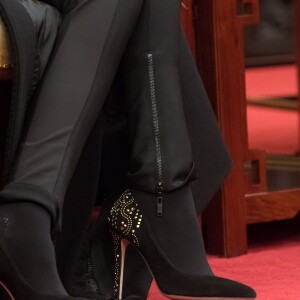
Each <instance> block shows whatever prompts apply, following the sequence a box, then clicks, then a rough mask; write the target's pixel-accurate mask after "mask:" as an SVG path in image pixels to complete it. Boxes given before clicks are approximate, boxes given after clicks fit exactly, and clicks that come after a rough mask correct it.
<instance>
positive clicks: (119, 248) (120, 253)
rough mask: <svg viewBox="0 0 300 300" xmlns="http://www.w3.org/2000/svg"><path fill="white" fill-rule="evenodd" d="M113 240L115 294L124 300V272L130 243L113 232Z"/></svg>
mask: <svg viewBox="0 0 300 300" xmlns="http://www.w3.org/2000/svg"><path fill="white" fill-rule="evenodd" d="M112 240H113V244H114V255H115V266H114V268H115V270H114V271H115V282H114V292H115V296H117V297H118V299H122V296H123V281H124V271H125V256H126V250H127V246H128V245H129V242H128V241H127V240H126V239H122V237H121V236H120V235H119V234H118V233H116V232H113V231H112Z"/></svg>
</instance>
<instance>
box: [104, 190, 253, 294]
mask: <svg viewBox="0 0 300 300" xmlns="http://www.w3.org/2000/svg"><path fill="white" fill-rule="evenodd" d="M108 222H109V224H110V226H111V230H112V234H113V239H114V244H115V255H116V256H115V258H116V268H115V276H116V277H115V279H116V285H115V296H118V297H119V299H121V296H122V280H123V278H122V276H123V272H124V270H123V267H124V266H123V261H124V257H125V251H126V247H127V245H128V243H130V244H132V245H134V247H136V249H137V250H138V252H139V253H140V255H141V256H142V257H143V259H144V260H145V261H146V263H147V265H148V267H149V270H150V271H151V273H152V274H153V277H154V278H155V281H156V283H157V286H158V288H159V290H160V291H161V293H162V294H163V295H164V296H166V297H168V298H170V299H193V300H209V299H215V300H216V299H218V300H221V299H222V300H225V299H226V300H229V299H234V300H246V299H247V300H252V299H255V297H256V294H255V292H254V290H253V289H251V288H250V287H248V286H246V285H244V284H241V283H238V282H235V281H232V280H228V279H225V278H220V277H216V276H212V275H195V274H189V273H186V272H183V271H181V270H179V269H178V268H176V266H175V265H174V264H173V263H172V262H171V260H170V259H169V258H168V257H167V256H166V253H165V252H164V251H163V249H162V248H161V246H160V244H159V242H158V240H157V238H156V236H155V235H154V234H153V232H152V230H151V226H150V225H149V221H148V220H147V218H146V214H145V213H144V212H143V211H142V205H140V202H139V199H135V197H134V196H133V193H132V192H131V191H130V190H126V191H125V192H124V193H123V194H122V195H121V196H120V197H119V199H118V200H117V201H116V202H115V204H114V205H113V207H112V209H111V211H110V214H109V216H108ZM174 230H175V233H176V228H174ZM179 238H180V237H178V239H179Z"/></svg>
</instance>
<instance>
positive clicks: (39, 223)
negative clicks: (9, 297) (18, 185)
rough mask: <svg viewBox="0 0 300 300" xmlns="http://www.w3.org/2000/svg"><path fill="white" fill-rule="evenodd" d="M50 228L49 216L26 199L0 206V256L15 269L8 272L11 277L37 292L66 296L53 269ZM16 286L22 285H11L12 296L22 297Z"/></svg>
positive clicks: (53, 256) (8, 283)
mask: <svg viewBox="0 0 300 300" xmlns="http://www.w3.org/2000/svg"><path fill="white" fill-rule="evenodd" d="M50 230H51V222H50V216H49V214H48V213H47V211H46V210H45V209H43V208H42V207H40V206H37V205H34V204H30V203H26V202H23V203H13V204H7V205H5V204H3V205H1V210H0V241H1V243H0V247H1V248H0V249H1V251H2V252H1V254H0V255H1V259H2V260H3V259H5V258H3V253H4V254H5V255H6V256H9V257H10V259H11V262H13V264H14V265H15V267H16V268H17V270H18V271H17V272H16V273H15V274H14V272H13V270H11V271H10V272H12V274H14V276H15V277H16V279H15V280H16V281H18V280H20V278H24V280H25V282H26V283H27V284H28V286H29V287H30V288H31V289H32V290H33V291H34V292H36V293H37V294H44V295H47V294H48V295H58V296H66V295H67V294H66V291H65V289H64V288H63V286H62V284H61V281H60V279H59V276H58V273H57V269H56V260H55V253H54V246H53V242H52V240H51V236H50ZM2 266H3V265H2V264H1V268H2ZM1 268H0V269H1ZM0 272H1V271H0ZM1 274H2V275H3V276H4V278H5V276H7V274H6V273H5V272H4V273H1ZM4 278H2V277H1V276H0V280H1V281H2V280H3V281H4ZM4 283H5V284H7V285H8V286H9V285H10V284H13V283H12V282H10V281H8V282H4ZM16 289H17V290H16ZM18 289H22V286H19V287H18V286H16V287H14V290H13V291H12V292H13V293H16V295H15V297H16V299H23V297H22V296H20V295H22V290H18ZM25 295H26V293H25ZM27 297H28V298H29V296H27ZM24 299H25V297H24Z"/></svg>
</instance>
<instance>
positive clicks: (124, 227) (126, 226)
mask: <svg viewBox="0 0 300 300" xmlns="http://www.w3.org/2000/svg"><path fill="white" fill-rule="evenodd" d="M142 220H143V215H142V214H141V212H140V209H139V206H138V203H137V202H136V201H135V199H134V198H133V196H132V194H131V192H130V191H129V190H126V191H125V192H124V193H123V194H122V195H121V196H120V198H119V199H118V200H117V201H116V202H115V204H114V205H113V207H112V208H111V210H110V217H109V218H108V221H109V222H110V224H111V226H112V229H113V230H115V231H117V232H120V234H121V235H122V238H126V237H128V239H129V241H131V242H133V243H134V244H135V245H137V246H139V239H138V237H137V231H138V230H139V229H140V227H141V224H142Z"/></svg>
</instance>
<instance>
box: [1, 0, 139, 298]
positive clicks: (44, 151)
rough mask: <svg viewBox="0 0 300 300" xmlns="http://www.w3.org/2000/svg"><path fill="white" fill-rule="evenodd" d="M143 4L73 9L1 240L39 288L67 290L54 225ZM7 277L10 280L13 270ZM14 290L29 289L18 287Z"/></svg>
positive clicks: (40, 98) (11, 189)
mask: <svg viewBox="0 0 300 300" xmlns="http://www.w3.org/2000/svg"><path fill="white" fill-rule="evenodd" d="M140 5H141V3H140V1H139V0H89V1H85V2H84V3H83V5H81V6H79V7H78V8H77V9H74V10H72V11H70V12H69V13H68V14H66V15H65V17H64V20H63V22H62V25H61V30H60V32H59V35H58V42H57V45H56V48H55V50H54V53H53V55H52V59H51V62H50V63H49V66H48V69H47V71H46V73H45V75H44V78H43V81H42V82H41V84H40V87H39V90H38V92H37V95H36V99H35V100H34V101H33V102H34V103H33V104H32V106H31V108H30V117H29V119H28V126H27V129H26V133H25V135H24V138H23V142H22V144H21V145H20V147H19V151H18V155H17V158H16V160H15V163H14V168H13V172H12V174H11V179H10V182H9V184H8V185H6V186H5V187H4V189H3V190H2V191H1V193H0V197H1V209H0V224H1V226H0V240H1V243H0V244H1V251H2V252H3V253H5V254H3V255H4V256H5V255H6V256H7V255H8V253H9V255H10V259H9V261H11V262H12V263H13V264H15V265H16V266H17V269H18V274H13V275H11V276H12V277H17V276H19V278H25V280H26V282H27V283H28V284H29V285H30V286H32V288H33V289H34V291H36V292H41V293H42V294H57V295H65V292H64V290H63V288H62V287H61V285H60V281H59V278H58V276H57V270H56V267H55V258H54V251H53V245H52V241H51V238H50V229H59V226H60V218H61V211H62V205H63V200H64V194H65V190H66V188H67V185H68V182H69V180H70V178H71V175H72V173H73V170H74V168H75V166H76V163H77V160H78V158H79V156H80V153H81V150H82V148H83V145H84V144H85V141H86V138H87V136H88V134H89V132H90V130H91V128H92V126H93V124H94V122H95V120H96V118H97V116H98V114H99V111H100V109H101V107H102V104H103V102H104V100H105V98H106V95H107V92H108V91H109V89H110V85H111V82H112V80H113V78H114V75H115V72H116V69H117V67H118V64H119V61H120V59H121V56H122V54H123V51H124V48H125V46H126V44H127V41H128V38H129V36H130V34H131V31H132V28H133V26H134V25H135V20H136V19H137V16H138V14H139V9H140ZM21 212H22V213H21ZM50 219H51V222H50ZM12 249H14V250H12ZM37 252H38V253H39V254H38V255H37ZM6 256H5V257H6ZM0 258H3V257H0ZM4 261H5V262H6V261H7V259H5V260H4ZM1 264H2V263H1ZM9 272H12V271H9ZM19 273H20V274H19ZM0 275H1V277H2V278H0V280H4V279H3V276H4V277H5V276H6V274H4V275H3V274H2V273H0ZM9 276H10V275H9ZM6 279H7V278H6ZM7 280H8V281H9V279H7ZM9 284H11V282H8V283H6V285H9ZM12 289H14V292H15V293H19V292H20V293H21V291H20V290H18V286H16V287H15V288H12ZM15 297H16V298H17V299H21V298H22V297H23V295H22V296H19V294H16V295H15ZM29 298H30V296H29ZM38 299H43V298H42V297H40V298H38ZM58 299H59V298H58ZM32 300H33V298H32Z"/></svg>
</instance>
